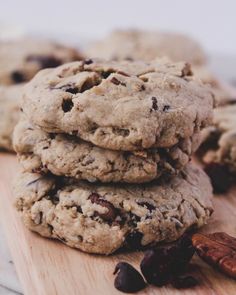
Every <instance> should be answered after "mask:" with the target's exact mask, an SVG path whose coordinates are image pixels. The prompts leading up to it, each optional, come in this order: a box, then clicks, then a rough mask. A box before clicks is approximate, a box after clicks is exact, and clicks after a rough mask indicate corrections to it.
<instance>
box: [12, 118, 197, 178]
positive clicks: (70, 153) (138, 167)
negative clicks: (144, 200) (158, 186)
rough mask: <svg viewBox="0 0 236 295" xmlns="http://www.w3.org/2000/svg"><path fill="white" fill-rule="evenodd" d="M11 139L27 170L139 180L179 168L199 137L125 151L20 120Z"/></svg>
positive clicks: (175, 171) (158, 175)
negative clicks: (156, 146)
mask: <svg viewBox="0 0 236 295" xmlns="http://www.w3.org/2000/svg"><path fill="white" fill-rule="evenodd" d="M13 142H14V149H15V151H16V152H17V154H18V159H19V160H20V163H21V165H22V167H23V169H24V171H27V172H38V173H43V174H44V173H47V172H48V171H50V172H51V173H53V174H54V175H62V176H63V175H64V176H67V177H75V178H77V179H86V180H88V181H90V182H94V181H101V182H129V183H142V182H148V181H151V180H153V179H157V178H159V177H160V176H163V175H165V176H170V175H175V174H177V173H178V172H179V171H180V170H182V169H183V167H184V166H185V165H186V164H187V163H188V162H189V161H190V159H191V155H192V154H193V152H194V151H196V149H197V148H198V146H199V144H200V136H199V135H197V136H196V138H191V139H186V140H185V141H183V142H181V144H179V145H178V146H175V147H172V148H170V149H161V148H160V149H158V148H157V149H151V150H146V151H136V152H135V151H134V152H125V151H114V150H107V149H103V148H99V147H96V146H94V145H92V144H91V143H89V142H85V141H83V140H81V139H79V138H78V137H75V136H70V135H65V134H53V133H51V134H49V133H47V132H45V131H42V130H41V129H37V128H35V127H33V126H32V124H30V123H29V122H28V121H27V120H21V121H20V122H19V124H18V125H17V126H16V129H15V131H14V140H13Z"/></svg>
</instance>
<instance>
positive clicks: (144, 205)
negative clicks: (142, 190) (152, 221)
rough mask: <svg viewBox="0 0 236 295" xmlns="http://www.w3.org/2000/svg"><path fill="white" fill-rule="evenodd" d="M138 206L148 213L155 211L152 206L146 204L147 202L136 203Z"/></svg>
mask: <svg viewBox="0 0 236 295" xmlns="http://www.w3.org/2000/svg"><path fill="white" fill-rule="evenodd" d="M137 203H138V204H139V205H140V206H142V207H145V208H147V209H148V210H149V211H150V212H151V211H154V210H155V209H156V207H155V206H153V205H152V204H150V203H148V202H137Z"/></svg>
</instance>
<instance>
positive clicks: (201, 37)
mask: <svg viewBox="0 0 236 295" xmlns="http://www.w3.org/2000/svg"><path fill="white" fill-rule="evenodd" d="M235 14H236V0H178V1H177V0H146V1H141V0H99V1H98V0H97V1H96V0H57V1H56V0H40V1H36V0H0V38H1V37H3V35H5V36H6V35H7V36H8V37H9V36H12V37H14V36H16V35H20V34H21V33H23V32H28V33H33V34H39V35H44V36H45V35H46V36H49V37H52V38H55V39H62V40H63V41H67V42H69V43H72V44H82V45H84V44H86V42H87V41H89V40H92V39H95V38H96V39H99V38H101V37H103V36H104V35H106V34H107V33H108V32H109V31H111V30H112V29H115V28H143V29H150V30H153V29H161V30H167V31H177V32H182V33H186V34H188V35H190V36H192V37H194V38H195V39H197V40H198V41H200V43H201V44H202V45H203V47H204V48H205V50H206V51H207V52H208V54H209V56H210V57H211V59H210V67H211V68H212V70H213V71H214V72H215V73H216V74H218V76H220V77H221V78H225V79H227V80H228V81H234V82H235V81H236V74H235V68H236V37H235V28H236V17H235ZM3 26H4V27H5V28H7V31H6V30H5V29H4V30H3V29H1V28H3ZM9 27H10V29H9ZM4 32H5V33H4Z"/></svg>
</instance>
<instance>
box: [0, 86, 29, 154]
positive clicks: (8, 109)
mask: <svg viewBox="0 0 236 295" xmlns="http://www.w3.org/2000/svg"><path fill="white" fill-rule="evenodd" d="M22 91H23V84H21V85H11V86H0V149H4V150H8V151H13V146H12V136H13V130H14V127H15V125H16V124H17V122H18V120H19V117H20V99H21V94H22Z"/></svg>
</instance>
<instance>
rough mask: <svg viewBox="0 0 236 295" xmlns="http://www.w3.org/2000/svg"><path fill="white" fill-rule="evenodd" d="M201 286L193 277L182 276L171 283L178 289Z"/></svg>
mask: <svg viewBox="0 0 236 295" xmlns="http://www.w3.org/2000/svg"><path fill="white" fill-rule="evenodd" d="M198 284H199V282H198V280H197V279H196V278H194V277H193V276H180V277H175V278H173V280H172V281H171V285H172V286H173V287H175V288H176V289H187V288H193V287H195V286H197V285H198Z"/></svg>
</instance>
